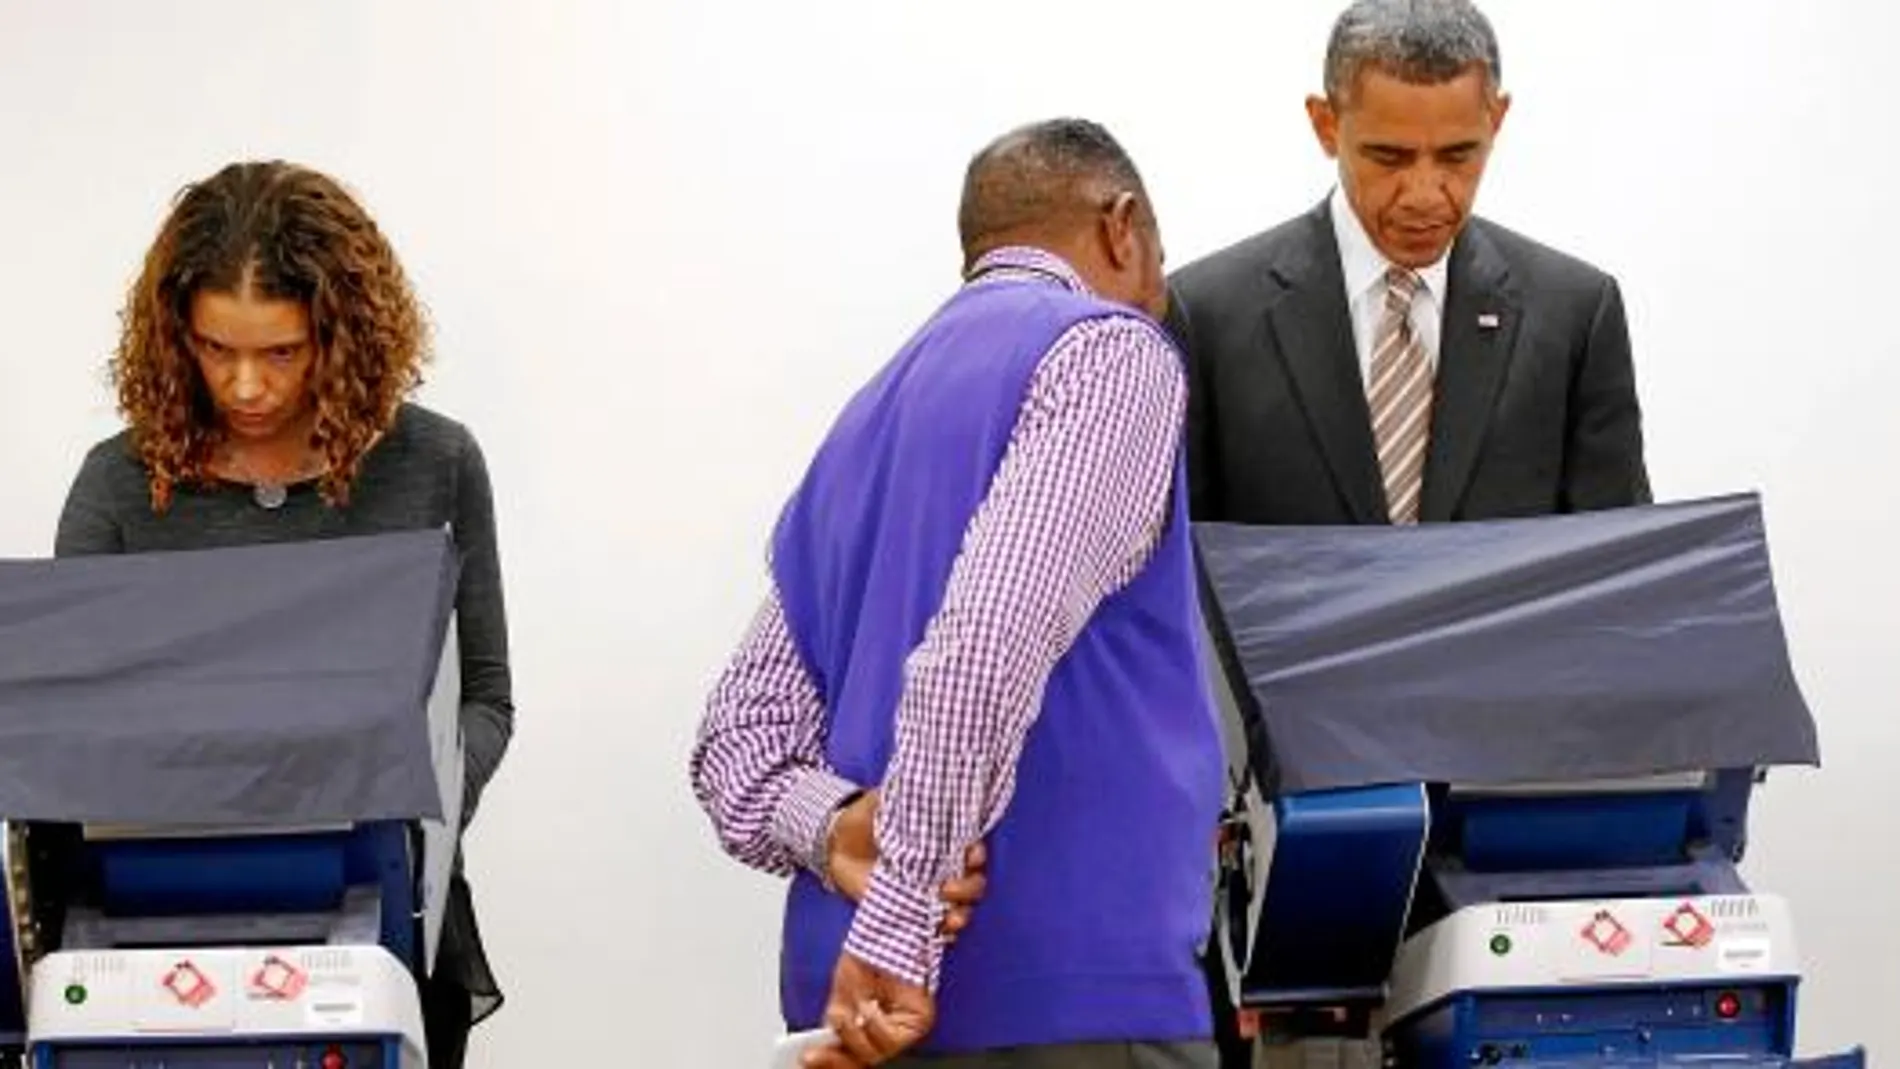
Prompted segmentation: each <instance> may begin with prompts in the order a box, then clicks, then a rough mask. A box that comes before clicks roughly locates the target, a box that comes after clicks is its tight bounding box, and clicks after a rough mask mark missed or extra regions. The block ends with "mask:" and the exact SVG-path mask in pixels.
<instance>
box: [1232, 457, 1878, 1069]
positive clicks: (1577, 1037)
mask: <svg viewBox="0 0 1900 1069" xmlns="http://www.w3.org/2000/svg"><path fill="white" fill-rule="evenodd" d="M1196 542H1197V550H1198V559H1199V566H1200V569H1201V582H1202V592H1203V601H1204V605H1205V608H1206V610H1207V612H1206V615H1207V619H1208V624H1209V637H1210V642H1209V656H1210V662H1211V663H1210V677H1211V678H1212V679H1213V680H1214V682H1215V690H1216V697H1217V699H1218V701H1217V704H1219V705H1220V706H1221V711H1222V721H1223V726H1224V728H1225V729H1226V741H1227V743H1228V752H1229V773H1230V778H1231V786H1232V788H1233V790H1232V803H1231V806H1230V812H1229V820H1228V823H1227V826H1226V830H1225V832H1224V835H1223V840H1222V877H1221V888H1220V896H1219V898H1220V901H1219V903H1218V905H1217V910H1216V916H1217V923H1216V937H1215V942H1216V947H1215V948H1214V951H1215V952H1216V953H1218V954H1219V955H1220V959H1221V961H1222V963H1223V966H1224V968H1225V971H1226V973H1227V979H1228V989H1229V990H1230V991H1235V992H1238V998H1237V1002H1238V1004H1239V1012H1240V1016H1241V1019H1242V1021H1243V1022H1244V1027H1243V1032H1245V1033H1253V1034H1257V1035H1258V1036H1259V1037H1260V1040H1261V1047H1260V1049H1261V1050H1262V1052H1263V1053H1262V1055H1261V1056H1262V1057H1263V1058H1264V1059H1265V1060H1266V1061H1267V1062H1268V1063H1269V1064H1275V1065H1280V1064H1310V1063H1311V1061H1312V1059H1307V1061H1306V1062H1300V1061H1299V1060H1297V1059H1289V1058H1288V1057H1287V1053H1288V1051H1289V1050H1293V1051H1297V1050H1301V1049H1305V1050H1310V1051H1321V1050H1328V1051H1331V1052H1332V1053H1331V1055H1330V1056H1329V1058H1330V1060H1331V1061H1332V1062H1333V1063H1338V1062H1345V1063H1347V1064H1354V1065H1356V1064H1361V1063H1364V1064H1369V1065H1371V1066H1375V1067H1376V1066H1381V1065H1383V1066H1386V1067H1390V1069H1452V1067H1460V1069H1467V1067H1470V1066H1489V1065H1498V1066H1516V1067H1522V1069H1549V1067H1553V1066H1575V1067H1585V1066H1589V1067H1599V1066H1690V1065H1694V1066H1703V1067H1709V1069H1716V1067H1721V1069H1727V1067H1734V1069H1754V1067H1769V1066H1789V1065H1815V1066H1820V1065H1826V1066H1833V1067H1838V1069H1850V1067H1857V1066H1860V1065H1861V1064H1862V1063H1863V1061H1864V1054H1863V1052H1862V1051H1861V1050H1860V1049H1859V1048H1856V1049H1854V1050H1851V1051H1847V1052H1845V1053H1842V1054H1839V1055H1836V1056H1834V1057H1832V1058H1831V1059H1821V1060H1816V1061H1811V1062H1803V1061H1800V1060H1798V1059H1797V1058H1796V1050H1795V1019H1796V1013H1795V1010H1796V1001H1797V993H1798V989H1799V985H1800V981H1801V977H1802V963H1801V960H1800V958H1799V956H1798V953H1797V949H1796V943H1795V924H1794V919H1793V913H1792V911H1791V909H1790V907H1789V905H1788V903H1786V902H1785V901H1783V900H1782V899H1781V898H1779V897H1777V896H1775V895H1773V894H1767V893H1761V892H1756V891H1753V890H1751V889H1750V888H1749V887H1747V886H1746V885H1745V883H1744V881H1743V880H1742V878H1741V876H1740V874H1739V873H1738V871H1737V864H1738V863H1739V862H1740V861H1741V859H1742V857H1743V853H1744V850H1745V846H1746V839H1747V834H1746V833H1747V824H1748V807H1749V801H1750V796H1751V793H1752V791H1753V790H1754V788H1755V786H1756V785H1757V784H1758V783H1759V782H1761V780H1762V778H1763V776H1765V774H1766V772H1767V770H1768V769H1770V768H1772V767H1776V766H1816V765H1818V764H1819V750H1818V745H1817V741H1816V730H1815V725H1814V721H1813V718H1812V716H1811V715H1810V712H1809V710H1808V708H1807V706H1806V704H1805V702H1804V700H1803V698H1802V696H1801V693H1800V691H1799V689H1798V687H1797V685H1796V682H1795V678H1794V674H1793V672H1792V670H1791V667H1790V664H1789V658H1788V654H1787V649H1786V642H1785V638H1784V635H1783V633H1782V629H1781V623H1780V616H1779V612H1778V609H1777V606H1776V602H1775V596H1774V585H1773V580H1772V575H1771V572H1770V568H1769V560H1768V554H1767V547H1766V538H1765V533H1764V528H1763V521H1762V516H1761V511H1760V507H1759V502H1758V501H1757V500H1756V498H1755V497H1754V496H1752V495H1739V496H1731V497H1723V498H1717V499H1711V500H1703V501H1693V502H1688V503H1682V504H1668V505H1651V506H1643V507H1636V508H1628V509H1619V510H1610V511H1605V512H1596V513H1587V514H1579V515H1564V516H1552V517H1539V518H1533V519H1522V520H1499V521H1491V522H1481V523H1458V524H1431V525H1418V526H1411V527H1390V526H1364V527H1321V528H1293V527H1288V528H1256V527H1245V526H1238V525H1223V524H1203V525H1198V526H1197V528H1196ZM1223 1009H1227V1008H1223ZM1341 1050H1347V1051H1353V1050H1356V1051H1357V1056H1356V1057H1348V1056H1342V1055H1340V1054H1339V1052H1340V1051H1341ZM1321 1060H1322V1061H1326V1059H1321Z"/></svg>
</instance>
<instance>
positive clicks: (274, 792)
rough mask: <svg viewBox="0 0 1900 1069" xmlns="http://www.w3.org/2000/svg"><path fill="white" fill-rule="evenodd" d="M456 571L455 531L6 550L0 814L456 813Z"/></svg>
mask: <svg viewBox="0 0 1900 1069" xmlns="http://www.w3.org/2000/svg"><path fill="white" fill-rule="evenodd" d="M456 579H457V560H456V553H455V549H454V546H453V544H452V543H451V541H450V538H449V535H448V533H447V532H446V531H441V530H427V531H417V532H407V533H400V534H390V535H375V536H366V537H351V538H338V539H330V540H323V541H313V542H299V543H292V544H282V545H268V546H246V547H236V548H224V549H211V550H193V551H184V552H169V553H155V554H135V555H121V556H97V557H75V558H66V559H59V560H38V561H7V562H0V818H3V819H7V820H27V821H64V822H75V823H79V822H88V823H91V822H99V823H113V822H126V823H138V824H145V825H172V826H229V825H238V826H270V825H282V826H294V825H302V824H312V823H349V822H362V821H372V820H412V819H425V818H427V819H434V820H438V821H445V822H447V823H449V824H450V825H451V826H453V825H455V824H459V813H458V812H455V810H454V809H453V808H449V807H448V806H449V805H450V804H452V805H454V806H459V794H460V776H461V759H460V752H459V745H460V743H459V736H458V735H457V733H456V718H455V715H454V713H455V710H454V706H455V705H456V704H457V702H456V694H455V689H456V682H457V678H458V677H457V676H456V674H455V673H454V671H453V670H452V667H451V666H448V665H447V664H446V663H445V657H444V654H445V652H449V651H452V649H453V646H452V643H451V638H452V636H451V635H450V623H451V621H452V614H453V608H454V595H455V586H456ZM445 691H446V693H445Z"/></svg>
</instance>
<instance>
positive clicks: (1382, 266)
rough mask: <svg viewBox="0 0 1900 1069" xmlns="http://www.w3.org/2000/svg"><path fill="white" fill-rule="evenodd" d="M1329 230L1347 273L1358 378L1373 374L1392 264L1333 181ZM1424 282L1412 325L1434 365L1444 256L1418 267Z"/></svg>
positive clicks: (1363, 379) (1440, 318)
mask: <svg viewBox="0 0 1900 1069" xmlns="http://www.w3.org/2000/svg"><path fill="white" fill-rule="evenodd" d="M1332 216H1333V234H1334V236H1335V237H1336V238H1337V239H1338V242H1339V264H1340V267H1341V268H1342V269H1344V272H1345V275H1346V304H1347V306H1348V307H1349V308H1350V309H1351V310H1352V335H1353V345H1354V347H1355V348H1356V349H1357V350H1358V352H1359V380H1360V381H1361V382H1367V381H1370V380H1371V378H1372V339H1373V336H1374V335H1375V334H1376V333H1377V332H1378V330H1379V317H1380V316H1382V315H1384V314H1385V273H1386V271H1387V270H1388V269H1389V268H1390V267H1391V266H1392V265H1391V262H1390V261H1388V260H1387V259H1386V258H1385V255H1384V254H1383V253H1381V252H1380V251H1379V248H1378V246H1376V245H1374V244H1373V243H1372V238H1371V237H1370V236H1368V235H1367V234H1366V228H1365V227H1364V225H1362V224H1361V223H1360V222H1359V216H1358V214H1357V213H1356V212H1354V211H1353V210H1352V204H1351V203H1350V202H1348V201H1347V200H1346V192H1345V190H1344V189H1341V188H1339V187H1334V189H1333V197H1332ZM1418 275H1419V277H1420V278H1422V279H1424V280H1425V284H1424V285H1423V286H1421V287H1419V291H1418V295H1417V296H1415V297H1413V298H1412V330H1413V332H1414V333H1416V334H1417V335H1418V337H1419V340H1420V341H1421V342H1423V343H1424V345H1425V358H1426V359H1427V360H1428V361H1430V362H1431V366H1432V369H1433V370H1434V371H1436V370H1437V368H1438V340H1439V333H1440V331H1439V324H1440V323H1442V322H1443V321H1444V312H1445V278H1446V268H1445V257H1442V256H1441V257H1439V258H1438V262H1437V263H1434V264H1432V265H1431V266H1430V267H1427V268H1425V269H1424V270H1422V271H1419V272H1418Z"/></svg>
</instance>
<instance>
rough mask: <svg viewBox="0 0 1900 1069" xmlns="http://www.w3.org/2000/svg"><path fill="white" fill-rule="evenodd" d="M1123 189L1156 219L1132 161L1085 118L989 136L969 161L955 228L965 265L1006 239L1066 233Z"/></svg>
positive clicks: (1110, 200) (1115, 143)
mask: <svg viewBox="0 0 1900 1069" xmlns="http://www.w3.org/2000/svg"><path fill="white" fill-rule="evenodd" d="M1123 194H1133V195H1135V196H1136V197H1137V198H1139V200H1140V203H1141V206H1142V210H1143V214H1144V216H1146V221H1148V222H1150V223H1152V215H1151V214H1149V209H1148V207H1147V202H1148V196H1147V191H1146V190H1145V189H1144V188H1143V186H1142V182H1141V174H1140V172H1138V171H1137V170H1136V169H1135V164H1134V161H1133V160H1131V159H1129V157H1128V153H1126V152H1124V151H1123V150H1122V147H1121V145H1120V144H1119V143H1117V142H1116V140H1115V138H1114V137H1113V136H1111V135H1110V134H1109V132H1108V131H1107V130H1105V129H1103V128H1102V127H1101V126H1099V125H1098V124H1096V123H1092V122H1089V121H1088V120H1086V119H1050V120H1047V121H1044V122H1039V123H1034V124H1031V125H1029V126H1023V127H1019V128H1017V129H1015V130H1012V131H1010V132H1009V133H1006V134H1004V135H1003V136H1002V137H999V138H997V139H996V140H995V141H992V142H991V143H990V144H989V145H988V146H987V147H985V148H984V149H983V151H981V152H979V153H977V154H976V157H975V158H974V159H972V160H971V161H970V166H969V170H968V171H967V172H966V173H965V175H964V179H963V202H962V205H961V207H960V208H959V210H958V212H957V230H958V232H959V234H960V236H961V237H962V239H963V257H964V266H965V267H966V268H967V267H969V266H970V265H971V264H974V263H975V262H976V261H977V260H978V259H980V258H981V257H982V256H983V254H984V253H986V252H989V251H990V250H991V249H994V248H997V247H998V246H1001V245H1007V244H1011V243H1014V242H1018V241H1025V240H1030V239H1036V238H1041V239H1053V238H1059V237H1062V236H1066V235H1067V234H1069V233H1070V232H1072V231H1074V230H1076V229H1077V228H1078V227H1080V226H1081V225H1083V224H1085V223H1087V222H1089V221H1091V220H1092V219H1094V218H1095V217H1096V216H1097V215H1098V214H1099V213H1100V212H1102V211H1103V210H1104V209H1107V208H1110V207H1111V206H1112V205H1113V204H1114V203H1115V201H1116V199H1117V198H1119V197H1120V196H1122V195H1123Z"/></svg>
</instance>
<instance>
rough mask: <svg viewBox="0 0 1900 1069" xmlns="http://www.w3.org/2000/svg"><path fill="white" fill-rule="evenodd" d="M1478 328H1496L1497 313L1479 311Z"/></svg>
mask: <svg viewBox="0 0 1900 1069" xmlns="http://www.w3.org/2000/svg"><path fill="white" fill-rule="evenodd" d="M1478 329H1479V330H1496V329H1498V314H1497V313H1496V312H1479V313H1478Z"/></svg>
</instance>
